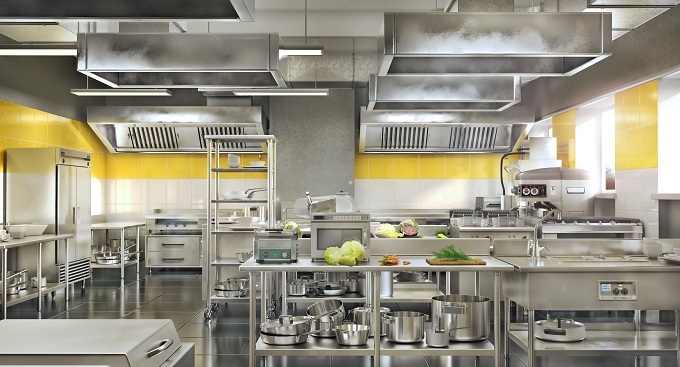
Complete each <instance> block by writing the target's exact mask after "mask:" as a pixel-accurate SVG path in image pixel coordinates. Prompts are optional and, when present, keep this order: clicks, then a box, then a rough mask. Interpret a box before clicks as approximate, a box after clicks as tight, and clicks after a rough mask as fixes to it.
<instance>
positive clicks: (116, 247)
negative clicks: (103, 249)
mask: <svg viewBox="0 0 680 367" xmlns="http://www.w3.org/2000/svg"><path fill="white" fill-rule="evenodd" d="M109 247H110V248H111V251H113V252H120V240H119V239H117V238H114V239H110V240H109Z"/></svg>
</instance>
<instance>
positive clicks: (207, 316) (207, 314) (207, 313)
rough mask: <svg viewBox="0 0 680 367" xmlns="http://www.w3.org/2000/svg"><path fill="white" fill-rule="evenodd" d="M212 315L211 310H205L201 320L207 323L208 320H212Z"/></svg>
mask: <svg viewBox="0 0 680 367" xmlns="http://www.w3.org/2000/svg"><path fill="white" fill-rule="evenodd" d="M212 315H213V311H212V309H207V310H205V312H204V313H203V319H205V320H206V321H208V320H210V319H211V318H212Z"/></svg>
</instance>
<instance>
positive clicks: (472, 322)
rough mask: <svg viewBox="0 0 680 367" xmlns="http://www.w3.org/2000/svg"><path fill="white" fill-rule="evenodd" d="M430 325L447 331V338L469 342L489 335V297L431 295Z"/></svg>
mask: <svg viewBox="0 0 680 367" xmlns="http://www.w3.org/2000/svg"><path fill="white" fill-rule="evenodd" d="M432 326H433V327H439V328H440V329H441V330H448V331H449V340H451V341H459V342H470V341H478V340H484V339H486V338H487V337H488V336H489V331H490V327H489V298H487V297H481V296H467V295H460V294H450V295H447V296H437V297H432Z"/></svg>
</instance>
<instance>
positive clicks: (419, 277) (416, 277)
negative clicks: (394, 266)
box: [397, 271, 425, 282]
mask: <svg viewBox="0 0 680 367" xmlns="http://www.w3.org/2000/svg"><path fill="white" fill-rule="evenodd" d="M397 280H398V281H400V282H424V281H425V273H423V272H422V271H401V272H399V273H398V274H397Z"/></svg>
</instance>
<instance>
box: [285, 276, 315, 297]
mask: <svg viewBox="0 0 680 367" xmlns="http://www.w3.org/2000/svg"><path fill="white" fill-rule="evenodd" d="M318 287H319V282H317V281H316V280H314V279H310V278H309V277H302V278H300V279H293V281H292V282H290V284H288V294H289V295H291V296H304V295H307V294H308V293H310V291H313V290H315V289H316V288H318Z"/></svg>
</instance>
